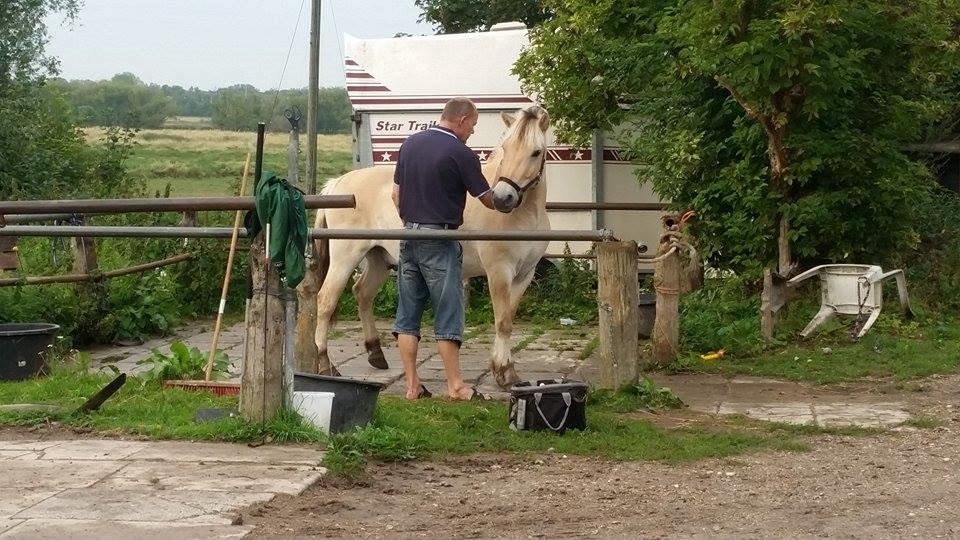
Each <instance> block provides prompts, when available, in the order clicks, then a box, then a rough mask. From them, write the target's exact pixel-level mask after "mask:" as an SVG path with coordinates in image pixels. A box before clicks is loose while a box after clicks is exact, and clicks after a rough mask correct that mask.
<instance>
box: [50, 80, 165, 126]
mask: <svg viewBox="0 0 960 540" xmlns="http://www.w3.org/2000/svg"><path fill="white" fill-rule="evenodd" d="M55 82H56V85H57V86H58V87H59V88H60V90H61V91H62V92H63V93H64V95H65V96H66V98H67V100H68V101H69V102H70V104H71V105H72V106H73V107H74V109H76V111H77V113H78V121H79V122H80V123H81V124H82V125H87V126H120V127H125V128H148V129H149V128H154V129H155V128H159V127H162V126H163V122H164V120H166V119H167V117H170V116H173V115H174V114H176V112H177V109H176V106H175V104H174V101H173V99H171V98H170V97H168V96H167V95H166V94H164V92H163V90H162V88H161V87H160V86H157V85H146V84H144V83H143V81H141V80H140V79H139V78H137V76H136V75H134V74H132V73H118V74H117V75H114V76H113V77H112V78H111V79H110V80H109V81H65V80H63V79H58V80H56V81H55Z"/></svg>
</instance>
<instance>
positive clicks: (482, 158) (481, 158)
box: [477, 150, 487, 161]
mask: <svg viewBox="0 0 960 540" xmlns="http://www.w3.org/2000/svg"><path fill="white" fill-rule="evenodd" d="M477 157H478V158H480V161H486V160H487V153H486V152H484V151H482V150H481V151H480V153H479V154H477Z"/></svg>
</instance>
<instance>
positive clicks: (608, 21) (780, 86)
mask: <svg viewBox="0 0 960 540" xmlns="http://www.w3.org/2000/svg"><path fill="white" fill-rule="evenodd" d="M547 8H548V9H552V10H553V11H554V14H555V17H554V18H553V19H552V20H550V21H548V22H546V23H544V24H543V25H542V26H541V27H539V28H537V29H535V30H534V31H533V36H532V41H533V46H532V47H531V49H530V50H529V51H527V52H526V53H524V55H523V56H522V58H521V60H520V61H519V62H518V64H517V66H516V70H517V72H518V73H519V75H520V77H521V79H522V81H523V82H524V85H525V86H526V87H527V89H528V90H530V91H534V92H537V93H538V94H539V95H540V96H541V99H542V100H543V101H544V103H545V104H546V105H547V107H548V108H549V109H550V111H551V113H552V115H553V117H554V118H555V119H556V123H557V124H558V125H559V128H560V131H561V134H565V135H567V136H568V137H569V138H571V139H572V140H578V141H584V140H586V137H587V136H588V135H589V133H590V131H591V130H592V129H612V128H615V127H616V128H617V129H619V130H620V133H621V137H620V138H621V139H622V140H621V143H622V144H623V146H624V147H625V148H627V149H629V151H630V153H631V155H632V156H633V158H634V159H635V160H637V161H638V162H640V163H643V164H645V165H646V166H645V167H640V168H638V177H639V179H640V181H641V182H647V183H650V184H651V185H652V187H653V188H654V190H655V191H656V192H657V193H658V194H659V195H660V196H661V197H663V198H664V199H667V200H671V201H673V203H674V204H676V205H677V206H681V207H690V208H693V209H695V210H697V212H698V214H699V220H698V222H697V224H696V226H695V229H694V232H695V235H696V237H697V238H698V242H699V243H700V244H701V245H700V247H701V249H702V251H703V252H705V253H706V254H707V255H708V256H709V257H710V258H711V260H712V262H713V263H714V264H715V265H717V266H723V267H727V268H732V269H735V270H739V271H748V272H758V271H759V270H760V269H761V268H763V267H767V268H768V269H772V268H774V267H776V269H778V270H779V271H780V273H782V274H784V275H787V276H789V275H790V273H791V272H792V271H793V270H794V269H795V268H796V264H797V261H798V259H799V260H802V261H807V262H815V261H819V260H831V261H844V260H846V261H857V262H865V261H881V260H884V259H887V258H889V256H890V255H891V254H892V253H895V252H896V251H898V250H902V249H906V248H908V247H910V246H912V245H913V244H914V243H915V242H916V238H917V227H918V224H919V220H920V218H921V217H922V208H923V204H924V201H926V200H927V197H928V196H929V194H930V189H931V187H932V186H933V182H932V178H931V175H930V172H929V171H928V170H927V169H926V168H925V167H924V166H923V165H922V164H920V163H917V162H915V161H912V160H911V159H910V158H909V157H908V156H907V155H905V154H904V152H903V148H904V146H905V145H906V144H908V143H911V142H916V141H918V140H921V139H922V138H923V136H924V133H925V131H926V130H927V129H928V128H929V126H930V125H931V124H932V123H934V121H935V120H936V119H938V118H941V117H942V116H943V115H944V114H946V113H947V111H948V110H949V109H950V107H951V106H954V105H955V103H956V100H957V96H956V95H955V94H954V95H950V94H949V92H947V91H946V89H947V84H946V81H948V80H949V79H950V77H953V76H955V74H956V73H957V71H958V39H957V32H956V29H955V27H954V26H953V25H952V24H951V23H952V21H957V20H960V17H958V4H957V2H956V1H955V0H950V1H940V0H917V1H915V2H910V3H909V5H908V4H904V3H902V2H898V1H895V0H839V1H835V2H830V3H821V2H807V1H803V2H797V1H792V0H791V1H787V0H753V1H739V0H717V1H714V2H697V1H694V0H674V1H666V0H661V1H658V2H647V1H640V0H632V1H614V0H601V1H592V0H550V1H548V2H547Z"/></svg>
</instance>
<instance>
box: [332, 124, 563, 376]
mask: <svg viewBox="0 0 960 540" xmlns="http://www.w3.org/2000/svg"><path fill="white" fill-rule="evenodd" d="M502 117H503V120H504V123H505V124H506V125H507V127H508V129H507V132H506V135H505V136H504V138H503V141H502V142H501V144H500V146H499V147H498V148H497V149H496V150H494V151H493V153H491V154H490V157H489V158H488V159H487V162H486V164H485V165H484V166H483V174H484V176H485V177H486V178H487V182H489V183H490V185H491V186H492V189H493V193H494V199H495V200H496V202H497V208H501V209H504V210H507V211H506V212H496V211H493V210H489V209H487V208H486V207H484V206H483V205H482V204H480V202H479V201H477V200H476V199H474V198H472V197H469V196H468V197H467V206H466V209H465V211H464V223H463V226H462V227H461V229H462V230H482V231H495V230H530V231H535V230H549V229H550V222H549V220H548V218H547V211H546V200H547V194H546V191H547V190H546V185H545V182H542V181H541V180H542V178H541V176H542V174H543V164H544V159H545V153H546V135H545V134H546V131H547V127H548V126H549V123H550V121H549V117H548V115H547V111H545V110H544V109H542V108H540V107H537V106H532V107H528V108H526V109H522V110H520V111H518V112H517V113H515V114H508V113H503V114H502ZM393 171H394V169H393V167H383V166H381V167H372V168H367V169H359V170H356V171H352V172H349V173H347V174H345V175H343V176H341V177H340V178H338V179H336V180H333V181H331V182H329V183H328V184H327V186H326V187H325V188H324V190H323V194H324V195H354V196H355V198H356V202H357V204H356V208H351V209H326V210H320V211H318V214H317V220H316V223H315V225H314V227H317V228H321V227H327V228H331V229H400V228H402V227H403V224H402V222H401V221H400V217H399V216H398V215H397V210H396V208H395V207H394V205H393V201H392V200H391V198H390V194H391V190H392V189H393ZM325 244H326V241H322V240H318V241H317V243H316V246H317V248H316V250H317V256H318V257H319V259H320V261H321V265H323V264H324V263H325V262H326V261H327V260H329V267H328V271H327V275H326V278H325V280H324V282H323V286H322V287H321V289H320V293H319V295H318V297H317V330H316V334H315V339H316V343H317V348H318V350H319V353H320V365H319V367H320V371H321V373H322V372H325V371H328V372H333V369H332V368H331V366H332V364H330V359H329V356H328V354H327V338H328V333H329V331H330V327H331V325H332V315H333V313H334V311H335V310H336V307H337V303H338V301H339V299H340V295H341V293H342V292H343V289H344V287H345V286H346V284H347V281H348V280H349V278H350V276H351V274H353V272H354V269H355V268H356V267H357V266H358V265H359V264H360V263H361V261H364V262H365V264H363V267H362V273H361V275H360V277H359V279H357V281H356V283H354V285H353V293H354V295H355V297H356V299H357V305H358V308H359V311H360V320H361V323H362V325H363V335H364V344H365V346H366V349H367V354H368V360H369V362H370V365H372V366H374V367H377V368H381V369H386V368H387V362H386V360H385V359H384V356H383V351H382V350H381V348H380V337H379V334H378V332H377V328H376V321H375V319H374V315H373V301H374V298H375V296H376V294H377V291H378V290H379V289H380V286H381V285H382V284H383V282H384V280H386V278H387V275H388V270H389V267H390V266H395V265H396V264H397V261H398V259H399V252H400V242H399V240H330V241H329V246H327V245H325ZM546 248H547V242H545V241H541V242H530V241H509V242H489V241H468V242H463V276H464V279H465V280H466V279H469V278H471V277H476V276H486V277H487V280H488V283H489V289H490V295H491V300H492V303H493V311H494V318H495V321H496V324H495V325H496V333H497V334H496V339H495V341H494V344H493V351H492V356H491V359H490V368H491V370H492V372H493V373H494V376H495V377H496V380H497V384H499V385H500V386H501V387H508V386H509V385H510V384H512V383H514V382H516V381H518V380H519V377H518V376H517V373H516V370H515V369H514V367H513V360H512V359H511V355H510V348H511V345H510V334H511V332H512V330H513V316H514V314H515V313H516V310H517V305H518V304H519V302H520V297H521V296H522V295H523V292H524V291H525V290H526V288H527V286H528V285H529V284H530V280H531V279H532V278H533V274H534V269H535V268H536V266H537V262H538V261H539V260H540V258H541V257H542V256H543V254H544V252H545V251H546ZM327 249H329V252H327V251H326V250H327ZM327 255H328V257H327Z"/></svg>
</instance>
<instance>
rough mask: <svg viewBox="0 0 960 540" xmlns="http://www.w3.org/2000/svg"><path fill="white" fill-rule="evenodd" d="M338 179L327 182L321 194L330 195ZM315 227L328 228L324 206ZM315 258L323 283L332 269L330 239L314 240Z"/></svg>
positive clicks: (319, 209)
mask: <svg viewBox="0 0 960 540" xmlns="http://www.w3.org/2000/svg"><path fill="white" fill-rule="evenodd" d="M337 183H338V182H337V181H336V180H331V181H329V182H327V185H325V186H324V187H323V189H322V190H321V191H320V194H321V195H330V194H332V193H333V190H334V188H336V186H337ZM313 228H314V229H326V228H327V214H326V210H324V209H323V208H318V209H317V219H316V221H314V223H313ZM313 259H314V262H315V263H316V264H317V273H318V276H319V282H320V283H323V282H324V280H325V279H326V278H327V272H328V271H329V270H330V240H329V239H327V238H317V239H316V240H314V241H313Z"/></svg>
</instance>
